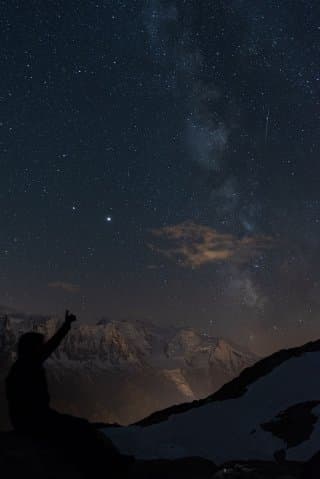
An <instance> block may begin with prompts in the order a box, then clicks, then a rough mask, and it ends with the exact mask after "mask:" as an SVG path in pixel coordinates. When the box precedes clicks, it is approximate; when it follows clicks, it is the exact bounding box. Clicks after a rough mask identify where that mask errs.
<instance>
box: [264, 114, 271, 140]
mask: <svg viewBox="0 0 320 479" xmlns="http://www.w3.org/2000/svg"><path fill="white" fill-rule="evenodd" d="M269 119H270V108H268V112H267V116H266V126H265V131H264V142H265V143H267V140H268V133H269Z"/></svg>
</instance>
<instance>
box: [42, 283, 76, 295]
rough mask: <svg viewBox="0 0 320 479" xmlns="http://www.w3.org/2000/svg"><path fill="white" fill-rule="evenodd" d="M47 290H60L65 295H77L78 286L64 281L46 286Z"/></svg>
mask: <svg viewBox="0 0 320 479" xmlns="http://www.w3.org/2000/svg"><path fill="white" fill-rule="evenodd" d="M48 286H49V288H55V289H62V290H63V291H66V292H67V293H78V291H79V290H80V286H79V285H78V284H74V283H67V282H66V281H54V282H52V283H49V284H48Z"/></svg>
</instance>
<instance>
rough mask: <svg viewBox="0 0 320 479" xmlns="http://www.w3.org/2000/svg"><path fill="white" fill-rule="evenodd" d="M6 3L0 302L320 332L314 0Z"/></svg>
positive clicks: (84, 314)
mask: <svg viewBox="0 0 320 479" xmlns="http://www.w3.org/2000/svg"><path fill="white" fill-rule="evenodd" d="M0 7H1V8H0V11H1V15H0V23H1V29H0V35H1V38H0V40H1V41H0V54H1V57H0V72H1V73H0V85H1V88H0V165H1V170H0V171H1V173H0V200H1V203H0V204H1V208H0V304H3V305H7V306H10V307H14V308H17V309H20V310H23V311H32V312H36V313H59V314H61V312H62V311H63V310H64V308H65V307H69V308H71V309H72V310H73V311H74V312H75V313H76V314H78V316H79V318H81V319H83V320H90V321H93V320H96V319H97V318H99V317H102V316H107V317H111V318H115V319H121V318H143V319H145V320H146V321H151V322H153V323H155V324H160V325H168V324H172V325H177V326H181V325H185V326H195V327H197V328H199V329H200V330H201V331H203V332H206V333H210V334H214V335H223V336H226V337H228V338H231V339H233V340H234V341H236V342H238V343H240V344H243V345H245V346H247V347H249V348H250V349H252V350H253V351H256V352H258V353H262V354H263V353H265V352H268V351H271V350H273V349H276V348H278V347H280V346H289V345H293V344H296V343H301V342H303V341H306V340H307V339H311V338H316V337H319V336H320V328H319V315H320V277H319V268H320V251H319V244H318V241H319V234H320V192H319V187H320V181H319V175H320V163H319V160H320V157H319V153H320V152H319V149H320V148H319V139H320V128H319V126H320V96H319V94H320V3H319V2H318V1H316V0H314V1H293V0H290V1H289V0H283V1H273V0H268V1H264V2H262V1H257V0H219V1H218V0H217V1H215V0H212V1H205V0H204V1H201V0H200V1H199V0H189V1H186V0H184V1H183V0H179V1H172V0H170V1H165V0H163V1H161V0H150V1H143V0H141V1H139V0H136V1H135V0H128V1H112V0H108V1H107V0H104V1H102V0H96V1H90V0H86V1H85V0H68V1H65V0H61V1H58V0H55V1H54V0H51V1H50V0H48V1H45V2H44V1H41V0H38V1H36V0H30V1H28V2H23V1H18V0H7V1H1V2H0Z"/></svg>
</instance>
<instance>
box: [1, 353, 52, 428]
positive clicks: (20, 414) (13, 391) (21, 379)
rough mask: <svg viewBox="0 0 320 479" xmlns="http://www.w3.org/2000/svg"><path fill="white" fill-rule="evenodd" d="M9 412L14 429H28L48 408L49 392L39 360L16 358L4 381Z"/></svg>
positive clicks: (39, 419) (34, 424)
mask: <svg viewBox="0 0 320 479" xmlns="http://www.w3.org/2000/svg"><path fill="white" fill-rule="evenodd" d="M6 388H7V399H8V403H9V414H10V418H11V422H12V425H13V427H14V429H16V430H23V429H25V428H27V429H29V428H30V426H31V427H32V426H36V423H38V422H39V421H41V417H43V415H44V414H45V413H46V412H47V410H48V409H49V403H50V398H49V392H48V387H47V381H46V376H45V371H44V368H43V366H42V363H41V362H40V361H36V360H32V359H29V360H22V359H17V361H16V362H15V363H14V364H13V366H12V368H11V371H10V373H9V375H8V377H7V381H6Z"/></svg>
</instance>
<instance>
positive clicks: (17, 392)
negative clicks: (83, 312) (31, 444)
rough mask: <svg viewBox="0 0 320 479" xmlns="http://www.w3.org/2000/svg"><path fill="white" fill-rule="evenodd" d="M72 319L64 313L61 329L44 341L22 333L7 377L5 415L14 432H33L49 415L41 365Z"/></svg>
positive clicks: (48, 401) (64, 334)
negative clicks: (16, 356) (14, 359)
mask: <svg viewBox="0 0 320 479" xmlns="http://www.w3.org/2000/svg"><path fill="white" fill-rule="evenodd" d="M75 320H76V317H75V316H74V315H73V314H69V311H66V315H65V321H64V324H63V325H62V326H61V328H60V329H59V330H58V331H57V332H56V334H55V335H54V336H52V338H51V339H49V340H48V341H47V342H45V341H44V336H43V334H40V333H35V332H30V333H25V334H23V335H22V336H21V337H20V339H19V343H18V358H17V361H16V362H15V363H14V364H13V366H12V368H11V371H10V373H9V375H8V377H7V382H6V386H7V399H8V403H9V414H10V419H11V422H12V425H13V427H14V429H15V430H17V431H21V432H24V431H25V432H28V433H32V432H37V430H38V429H39V428H40V429H42V428H43V421H47V420H48V414H50V412H51V411H50V397H49V392H48V385H47V379H46V374H45V370H44V367H43V363H44V361H45V360H46V359H48V357H49V356H50V355H51V354H52V353H53V352H54V351H55V349H57V347H58V346H59V344H60V343H61V341H62V340H63V338H64V337H65V336H66V335H67V333H68V332H69V330H70V327H71V323H72V322H73V321H75Z"/></svg>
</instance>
